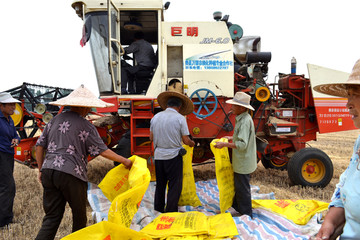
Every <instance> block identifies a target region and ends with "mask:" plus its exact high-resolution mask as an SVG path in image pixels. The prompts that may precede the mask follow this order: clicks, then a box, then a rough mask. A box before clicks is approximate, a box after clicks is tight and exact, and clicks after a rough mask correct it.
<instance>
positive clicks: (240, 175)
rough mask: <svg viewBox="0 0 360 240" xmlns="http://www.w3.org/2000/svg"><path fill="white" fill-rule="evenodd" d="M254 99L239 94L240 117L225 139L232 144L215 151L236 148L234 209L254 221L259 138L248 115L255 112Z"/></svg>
mask: <svg viewBox="0 0 360 240" xmlns="http://www.w3.org/2000/svg"><path fill="white" fill-rule="evenodd" d="M250 100H251V97H250V95H248V94H246V93H244V92H237V93H236V94H235V96H234V98H233V99H230V100H227V101H226V103H227V104H231V110H232V113H233V114H235V115H236V118H235V120H236V121H235V127H234V133H233V136H225V138H227V139H228V142H217V143H216V145H215V146H214V147H215V148H223V147H227V148H231V149H232V166H233V171H234V187H235V197H234V201H233V204H232V207H233V208H234V209H235V210H236V211H237V212H238V213H239V214H240V215H243V214H246V215H248V216H250V217H251V218H252V207H251V191H250V174H251V173H252V172H254V171H255V170H256V167H257V156H256V137H255V127H254V122H253V120H252V118H251V116H250V114H249V113H248V111H249V110H252V111H254V108H253V107H252V106H251V105H250Z"/></svg>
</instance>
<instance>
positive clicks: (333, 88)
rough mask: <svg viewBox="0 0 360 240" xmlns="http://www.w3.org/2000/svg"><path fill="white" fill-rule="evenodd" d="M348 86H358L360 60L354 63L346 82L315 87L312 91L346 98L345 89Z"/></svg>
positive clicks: (359, 82)
mask: <svg viewBox="0 0 360 240" xmlns="http://www.w3.org/2000/svg"><path fill="white" fill-rule="evenodd" d="M349 85H355V86H356V85H357V86H360V59H359V60H357V61H356V63H355V65H354V67H353V69H352V71H351V74H350V76H349V78H348V79H347V81H346V82H343V83H328V84H321V85H317V86H315V87H314V90H315V91H317V92H320V93H324V94H328V95H332V96H337V97H347V96H348V95H347V94H348V93H347V87H348V86H349Z"/></svg>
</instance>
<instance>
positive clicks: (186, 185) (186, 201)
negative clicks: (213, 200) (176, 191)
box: [179, 145, 201, 207]
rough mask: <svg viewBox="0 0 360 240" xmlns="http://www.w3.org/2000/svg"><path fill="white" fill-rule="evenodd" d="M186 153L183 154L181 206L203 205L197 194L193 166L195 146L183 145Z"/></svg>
mask: <svg viewBox="0 0 360 240" xmlns="http://www.w3.org/2000/svg"><path fill="white" fill-rule="evenodd" d="M183 147H184V148H185V150H186V154H185V155H184V156H183V185H182V190H181V195H180V199H179V206H193V207H197V206H201V202H200V200H199V197H198V196H197V194H196V185H195V178H194V172H193V168H192V157H193V150H194V148H192V147H189V146H187V145H184V146H183Z"/></svg>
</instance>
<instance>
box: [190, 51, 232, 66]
mask: <svg viewBox="0 0 360 240" xmlns="http://www.w3.org/2000/svg"><path fill="white" fill-rule="evenodd" d="M226 52H230V50H224V51H216V52H208V53H202V54H197V55H194V56H191V57H188V58H187V59H186V60H185V69H187V70H204V69H206V70H228V69H229V68H230V67H232V66H233V61H230V60H225V59H221V54H222V53H226Z"/></svg>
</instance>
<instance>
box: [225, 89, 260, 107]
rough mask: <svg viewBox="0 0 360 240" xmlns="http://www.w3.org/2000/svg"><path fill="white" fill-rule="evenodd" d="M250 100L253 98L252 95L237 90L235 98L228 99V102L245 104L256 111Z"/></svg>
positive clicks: (244, 105)
mask: <svg viewBox="0 0 360 240" xmlns="http://www.w3.org/2000/svg"><path fill="white" fill-rule="evenodd" d="M250 100H251V96H250V95H248V94H246V93H244V92H237V93H235V96H234V98H233V99H230V100H227V101H226V103H228V104H235V105H239V106H243V107H246V108H248V109H250V110H253V111H254V110H255V109H254V108H253V107H252V106H251V105H250Z"/></svg>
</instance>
